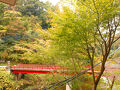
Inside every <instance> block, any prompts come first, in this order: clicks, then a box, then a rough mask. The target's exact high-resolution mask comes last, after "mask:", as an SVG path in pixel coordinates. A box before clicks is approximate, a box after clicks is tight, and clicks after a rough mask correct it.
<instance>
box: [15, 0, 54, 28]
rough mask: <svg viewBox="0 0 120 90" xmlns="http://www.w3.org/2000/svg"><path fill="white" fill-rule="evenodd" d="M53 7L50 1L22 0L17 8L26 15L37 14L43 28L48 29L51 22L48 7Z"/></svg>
mask: <svg viewBox="0 0 120 90" xmlns="http://www.w3.org/2000/svg"><path fill="white" fill-rule="evenodd" d="M50 8H53V6H52V4H51V3H49V2H46V3H43V2H41V1H40V0H22V1H19V3H18V4H17V9H18V11H20V12H21V13H22V14H23V15H24V16H26V15H27V16H32V15H34V16H37V17H38V18H39V20H40V21H41V23H42V24H41V26H42V28H43V29H48V28H49V27H50V23H49V22H47V21H48V19H49V18H48V12H47V11H48V9H50Z"/></svg>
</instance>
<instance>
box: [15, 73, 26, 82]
mask: <svg viewBox="0 0 120 90" xmlns="http://www.w3.org/2000/svg"><path fill="white" fill-rule="evenodd" d="M22 78H24V73H15V80H16V81H17V80H20V79H22Z"/></svg>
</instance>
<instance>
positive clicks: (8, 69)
mask: <svg viewBox="0 0 120 90" xmlns="http://www.w3.org/2000/svg"><path fill="white" fill-rule="evenodd" d="M7 71H8V72H9V73H10V72H11V66H10V61H8V67H7Z"/></svg>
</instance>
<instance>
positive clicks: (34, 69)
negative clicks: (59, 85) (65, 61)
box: [11, 64, 70, 74]
mask: <svg viewBox="0 0 120 90" xmlns="http://www.w3.org/2000/svg"><path fill="white" fill-rule="evenodd" d="M69 71H70V70H69ZM11 72H12V73H38V74H52V73H57V74H67V73H68V69H67V68H64V67H62V66H58V65H36V64H19V65H17V66H11Z"/></svg>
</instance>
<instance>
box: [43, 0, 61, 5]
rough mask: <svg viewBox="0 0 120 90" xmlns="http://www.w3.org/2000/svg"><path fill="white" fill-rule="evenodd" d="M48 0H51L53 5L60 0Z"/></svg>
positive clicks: (44, 0)
mask: <svg viewBox="0 0 120 90" xmlns="http://www.w3.org/2000/svg"><path fill="white" fill-rule="evenodd" d="M41 1H43V2H46V1H47V0H41ZM48 1H50V2H51V3H52V4H53V5H56V3H58V2H59V0H48Z"/></svg>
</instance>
